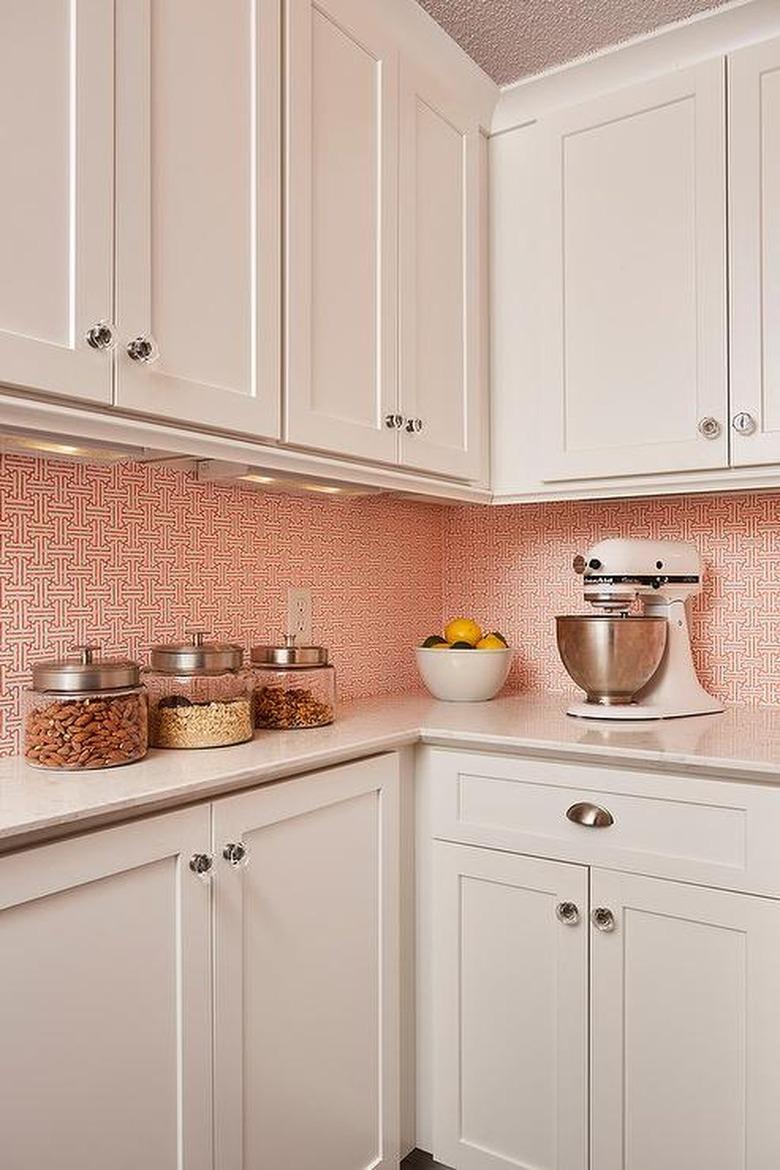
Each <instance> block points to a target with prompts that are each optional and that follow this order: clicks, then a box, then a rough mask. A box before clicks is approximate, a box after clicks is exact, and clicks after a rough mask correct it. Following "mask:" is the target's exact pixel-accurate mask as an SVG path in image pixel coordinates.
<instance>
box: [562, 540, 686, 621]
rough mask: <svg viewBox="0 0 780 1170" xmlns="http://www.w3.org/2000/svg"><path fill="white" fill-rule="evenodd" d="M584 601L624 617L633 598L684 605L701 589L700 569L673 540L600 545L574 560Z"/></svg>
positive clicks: (605, 542)
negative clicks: (580, 575)
mask: <svg viewBox="0 0 780 1170" xmlns="http://www.w3.org/2000/svg"><path fill="white" fill-rule="evenodd" d="M574 570H575V572H577V573H581V574H582V578H583V592H584V596H585V600H586V601H588V602H590V604H591V605H594V606H596V607H598V608H599V609H603V610H605V611H606V612H608V613H626V612H627V610H628V609H629V608H630V607H631V605H632V604H633V603H634V602H635V601H636V599H637V598H638V597H641V598H646V599H648V600H649V599H651V598H655V599H656V600H657V601H661V602H671V601H685V600H686V599H687V598H688V597H692V596H693V595H694V594H696V593H698V592H699V591H700V589H701V574H702V566H701V559H700V557H699V553H698V550H697V549H696V547H695V546H694V545H692V544H688V543H686V542H684V541H676V540H629V539H624V538H622V537H616V538H612V539H608V540H601V541H599V542H598V543H597V544H594V545H593V547H592V548H590V549H589V550H588V552H587V553H586V554H585V556H584V557H583V556H577V557H575V558H574Z"/></svg>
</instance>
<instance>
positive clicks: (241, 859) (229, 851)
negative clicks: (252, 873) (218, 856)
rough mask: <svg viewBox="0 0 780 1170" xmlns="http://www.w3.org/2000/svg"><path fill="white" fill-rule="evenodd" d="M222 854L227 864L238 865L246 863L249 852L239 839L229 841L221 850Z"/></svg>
mask: <svg viewBox="0 0 780 1170" xmlns="http://www.w3.org/2000/svg"><path fill="white" fill-rule="evenodd" d="M222 856H223V857H224V859H225V861H227V863H228V865H233V866H236V867H238V866H239V865H246V863H247V861H248V860H249V853H248V850H247V847H246V845H243V844H242V843H241V842H240V841H230V842H229V843H228V844H227V845H226V846H225V848H224V849H223V850H222Z"/></svg>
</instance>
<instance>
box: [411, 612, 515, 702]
mask: <svg viewBox="0 0 780 1170" xmlns="http://www.w3.org/2000/svg"><path fill="white" fill-rule="evenodd" d="M470 650H473V651H476V653H473V654H469V653H466V651H470ZM441 651H444V653H441ZM512 653H513V651H512V650H510V648H509V646H508V645H507V642H506V638H505V637H504V636H503V634H499V633H498V631H496V630H494V631H492V632H490V633H487V634H484V633H483V631H482V629H481V627H480V626H479V625H478V624H477V622H475V621H474V620H473V618H463V617H459V618H453V619H452V621H449V622H447V625H446V626H445V627H444V637H442V636H441V634H431V635H430V637H428V638H426V639H425V641H424V642H423V643H422V645H421V646H418V647H417V650H416V654H417V666H418V669H419V671H420V674H421V676H422V680H423V682H424V683H425V685H426V687H427V688H428V690H429V691H430V692H431V694H432V695H433V696H434V697H435V698H437V699H443V700H444V701H445V702H450V703H484V702H485V701H486V700H487V699H492V698H494V697H495V696H496V695H497V694H498V692H499V691H500V690H501V688H502V686H503V685H504V683H505V682H506V677H507V675H508V674H509V667H510V666H511V664H512Z"/></svg>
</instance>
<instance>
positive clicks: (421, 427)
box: [398, 63, 487, 479]
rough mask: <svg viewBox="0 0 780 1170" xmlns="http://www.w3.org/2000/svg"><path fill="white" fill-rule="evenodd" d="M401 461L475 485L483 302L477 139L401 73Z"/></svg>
mask: <svg viewBox="0 0 780 1170" xmlns="http://www.w3.org/2000/svg"><path fill="white" fill-rule="evenodd" d="M400 124H401V151H400V257H401V262H400V272H399V279H400V322H399V324H400V348H399V353H400V368H399V393H398V404H399V406H398V409H399V411H400V415H401V417H402V419H403V420H404V422H403V427H402V429H401V430H400V432H399V433H400V439H401V447H400V452H399V458H400V462H401V463H402V464H404V465H405V466H407V467H414V468H419V469H420V470H423V471H434V472H438V473H439V474H440V475H448V476H454V477H459V478H462V479H478V478H479V477H480V475H481V474H482V473H483V471H484V470H485V469H484V468H483V466H482V428H483V425H484V418H483V415H484V414H485V385H486V379H485V377H484V348H485V337H486V325H487V322H486V317H487V296H486V256H485V255H484V254H483V253H484V247H483V245H484V240H485V236H484V232H483V224H484V221H485V217H486V206H485V203H486V200H485V190H484V178H483V177H484V174H485V157H484V146H483V136H482V133H481V131H480V128H479V124H478V122H477V119H476V118H475V117H474V116H473V114H472V115H469V112H468V111H467V110H465V109H463V108H462V107H461V105H460V104H459V103H458V101H457V100H456V99H455V97H454V96H453V95H452V94H451V93H449V92H447V91H446V90H445V89H444V88H443V87H442V86H441V84H440V83H439V82H438V81H437V79H436V78H434V77H433V76H432V75H430V74H428V73H425V72H423V71H422V70H421V69H420V68H419V67H414V66H412V65H411V63H404V65H403V66H402V68H401V123H400Z"/></svg>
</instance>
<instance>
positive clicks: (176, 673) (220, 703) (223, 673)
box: [143, 630, 252, 748]
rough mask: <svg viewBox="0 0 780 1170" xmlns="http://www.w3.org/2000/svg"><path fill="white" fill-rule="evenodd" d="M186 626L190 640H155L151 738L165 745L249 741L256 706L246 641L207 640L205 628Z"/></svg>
mask: <svg viewBox="0 0 780 1170" xmlns="http://www.w3.org/2000/svg"><path fill="white" fill-rule="evenodd" d="M186 632H187V633H188V634H189V635H190V636H191V639H192V640H191V641H190V642H172V643H167V644H164V645H161V646H154V647H153V648H152V652H151V659H150V660H151V665H150V666H148V667H147V668H146V669H145V670H144V672H143V679H144V682H145V684H146V689H147V691H148V692H149V740H150V743H151V744H152V746H153V747H163V748H206V747H228V746H229V745H230V744H235V743H245V742H246V740H248V739H251V738H252V706H251V686H250V683H249V680H248V679H247V677H246V672H245V671H243V670H242V667H241V663H242V658H243V655H242V651H241V647H240V646H235V645H234V644H233V643H232V642H205V641H204V638H205V636H206V633H207V631H205V630H187V631H186Z"/></svg>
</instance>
